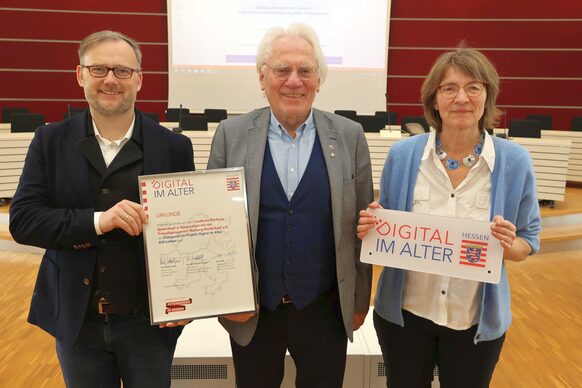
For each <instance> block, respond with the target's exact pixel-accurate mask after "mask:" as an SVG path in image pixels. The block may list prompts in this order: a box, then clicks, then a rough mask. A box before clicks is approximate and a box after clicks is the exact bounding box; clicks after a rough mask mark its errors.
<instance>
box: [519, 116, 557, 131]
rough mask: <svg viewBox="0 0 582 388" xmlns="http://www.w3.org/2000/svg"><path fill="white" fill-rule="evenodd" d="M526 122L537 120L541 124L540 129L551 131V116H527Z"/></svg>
mask: <svg viewBox="0 0 582 388" xmlns="http://www.w3.org/2000/svg"><path fill="white" fill-rule="evenodd" d="M525 118H526V120H539V121H541V122H542V129H546V130H550V129H552V116H550V115H527V116H526V117H525Z"/></svg>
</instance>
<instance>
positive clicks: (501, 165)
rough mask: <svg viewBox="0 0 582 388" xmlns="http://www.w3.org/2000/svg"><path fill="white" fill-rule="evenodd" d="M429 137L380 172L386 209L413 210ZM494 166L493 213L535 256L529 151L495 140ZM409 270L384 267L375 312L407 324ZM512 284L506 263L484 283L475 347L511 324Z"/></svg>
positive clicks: (413, 142)
mask: <svg viewBox="0 0 582 388" xmlns="http://www.w3.org/2000/svg"><path fill="white" fill-rule="evenodd" d="M427 139H428V134H423V135H418V136H414V137H411V138H409V139H406V140H403V141H399V142H397V143H395V144H394V145H393V146H392V148H391V150H390V153H389V154H388V158H386V163H385V164H384V169H383V171H382V177H381V180H380V198H379V202H380V204H381V205H382V206H383V207H384V208H385V209H393V210H404V211H411V210H412V201H413V199H414V198H413V197H414V186H415V185H416V176H417V175H418V170H419V167H420V161H421V157H422V154H423V152H424V147H425V145H426V142H427ZM493 145H494V147H495V166H494V168H493V172H492V174H491V214H490V219H491V220H492V219H493V217H494V216H495V215H497V214H500V215H502V216H503V218H505V219H507V220H509V221H511V222H512V223H513V224H515V226H516V228H517V235H518V236H519V237H521V238H523V239H524V240H526V241H527V242H528V244H529V245H530V246H531V248H532V252H531V254H534V253H536V252H537V251H538V250H539V233H540V230H541V226H540V209H539V206H538V201H537V197H536V190H537V189H536V181H535V175H534V170H533V165H532V162H531V157H530V155H529V153H528V152H527V150H526V149H525V148H523V147H521V146H519V145H517V144H515V143H512V142H510V141H507V140H503V139H499V138H496V137H494V138H493ZM404 274H405V270H401V269H396V268H390V267H386V268H384V270H383V271H382V274H381V275H380V280H379V282H378V288H377V291H376V297H375V300H374V309H375V311H376V312H377V313H378V315H380V316H381V317H382V318H384V319H386V320H388V321H390V322H393V323H396V324H399V325H401V326H403V325H404V321H403V318H402V294H403V287H404ZM510 302H511V300H510V294H509V283H508V281H507V272H506V268H505V263H503V266H502V271H501V281H500V282H499V284H490V283H484V292H483V299H482V301H481V308H480V316H479V326H478V328H477V333H476V335H475V339H474V341H475V343H478V342H480V341H490V340H494V339H496V338H499V337H501V336H502V335H503V333H505V331H506V330H507V328H508V327H509V324H510V323H511V307H510Z"/></svg>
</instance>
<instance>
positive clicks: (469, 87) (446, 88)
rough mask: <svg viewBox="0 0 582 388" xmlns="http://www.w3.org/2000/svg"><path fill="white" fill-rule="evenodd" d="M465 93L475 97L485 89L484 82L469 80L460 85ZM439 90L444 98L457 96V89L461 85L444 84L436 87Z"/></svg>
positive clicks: (459, 88)
mask: <svg viewBox="0 0 582 388" xmlns="http://www.w3.org/2000/svg"><path fill="white" fill-rule="evenodd" d="M462 88H463V90H464V91H465V94H466V95H467V96H469V97H477V96H480V95H481V93H483V91H484V90H485V82H480V81H475V82H469V83H468V84H466V85H464V86H462ZM438 89H439V90H440V91H441V94H442V95H443V97H445V98H449V99H453V98H455V97H457V94H459V90H461V86H459V85H456V84H444V85H441V86H439V87H438Z"/></svg>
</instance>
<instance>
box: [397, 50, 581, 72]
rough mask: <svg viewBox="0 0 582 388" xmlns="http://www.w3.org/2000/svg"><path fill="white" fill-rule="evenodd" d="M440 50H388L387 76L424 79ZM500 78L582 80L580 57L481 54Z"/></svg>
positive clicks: (571, 54)
mask: <svg viewBox="0 0 582 388" xmlns="http://www.w3.org/2000/svg"><path fill="white" fill-rule="evenodd" d="M444 52H445V50H441V49H427V50H421V49H415V48H410V49H400V48H390V49H389V50H388V74H390V75H397V76H406V75H408V76H424V75H426V74H428V72H429V71H430V68H431V65H432V64H433V63H434V61H435V60H436V59H437V58H438V56H439V55H441V54H442V53H444ZM482 52H483V53H484V54H485V55H487V57H488V58H489V59H490V60H491V61H492V62H493V63H494V64H495V67H496V69H497V72H498V73H499V75H500V76H501V77H502V78H503V77H553V78H556V77H578V78H579V77H581V76H582V53H581V52H577V51H501V50H482Z"/></svg>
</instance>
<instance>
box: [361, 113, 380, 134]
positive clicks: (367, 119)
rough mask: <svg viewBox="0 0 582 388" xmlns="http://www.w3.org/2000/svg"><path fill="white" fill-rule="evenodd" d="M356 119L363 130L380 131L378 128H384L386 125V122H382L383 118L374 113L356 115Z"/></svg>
mask: <svg viewBox="0 0 582 388" xmlns="http://www.w3.org/2000/svg"><path fill="white" fill-rule="evenodd" d="M356 121H357V122H358V123H360V124H362V128H364V132H380V130H381V129H384V127H385V126H386V124H384V119H383V118H382V117H379V116H375V115H374V116H369V115H358V116H357V117H356Z"/></svg>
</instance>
